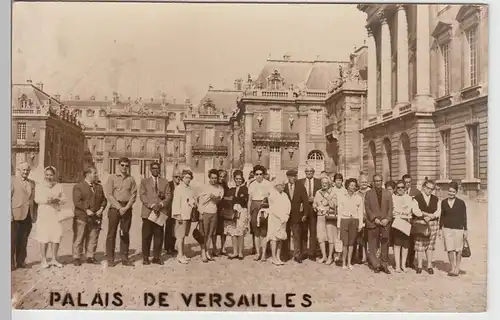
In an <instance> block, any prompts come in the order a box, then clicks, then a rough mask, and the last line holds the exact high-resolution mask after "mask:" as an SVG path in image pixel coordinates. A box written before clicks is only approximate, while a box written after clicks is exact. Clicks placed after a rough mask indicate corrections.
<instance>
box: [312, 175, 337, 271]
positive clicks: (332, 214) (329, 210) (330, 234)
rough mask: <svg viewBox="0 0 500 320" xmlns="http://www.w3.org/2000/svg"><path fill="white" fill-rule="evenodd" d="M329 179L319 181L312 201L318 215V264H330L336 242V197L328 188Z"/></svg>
mask: <svg viewBox="0 0 500 320" xmlns="http://www.w3.org/2000/svg"><path fill="white" fill-rule="evenodd" d="M330 185H331V184H330V179H329V178H328V177H324V178H322V179H321V189H320V190H318V191H316V194H315V195H314V200H313V209H314V210H315V211H316V213H317V215H318V220H317V222H316V230H317V237H318V243H319V247H320V249H321V255H322V257H321V259H320V260H319V261H318V262H319V263H325V262H326V264H329V265H330V264H332V263H333V252H334V251H335V250H334V249H335V248H334V246H335V241H336V240H337V238H338V236H337V195H336V194H335V192H334V191H333V189H332V188H330ZM327 242H328V258H327V256H326V243H327Z"/></svg>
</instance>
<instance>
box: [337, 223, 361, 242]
mask: <svg viewBox="0 0 500 320" xmlns="http://www.w3.org/2000/svg"><path fill="white" fill-rule="evenodd" d="M358 226H359V220H358V219H354V218H350V219H341V220H340V240H342V242H343V243H344V246H353V245H354V244H355V243H356V238H357V236H358Z"/></svg>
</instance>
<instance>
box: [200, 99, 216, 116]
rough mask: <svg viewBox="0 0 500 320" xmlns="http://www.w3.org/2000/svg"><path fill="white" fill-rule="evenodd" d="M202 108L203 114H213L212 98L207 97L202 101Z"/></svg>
mask: <svg viewBox="0 0 500 320" xmlns="http://www.w3.org/2000/svg"><path fill="white" fill-rule="evenodd" d="M203 109H204V111H205V114H215V104H214V102H213V101H212V99H210V98H208V99H207V100H205V102H203Z"/></svg>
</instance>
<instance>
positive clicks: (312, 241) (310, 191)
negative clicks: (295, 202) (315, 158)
mask: <svg viewBox="0 0 500 320" xmlns="http://www.w3.org/2000/svg"><path fill="white" fill-rule="evenodd" d="M305 174H306V177H305V178H303V179H300V180H299V183H301V184H302V185H304V187H305V188H306V192H307V197H308V199H309V207H310V208H311V212H310V213H309V216H308V218H307V221H306V222H305V224H306V226H305V228H304V229H303V230H304V234H303V237H302V241H303V242H304V247H307V239H308V238H309V253H308V257H309V259H310V260H312V261H315V260H316V249H317V245H318V239H317V238H316V222H317V214H316V212H315V211H314V210H312V203H313V201H314V195H315V194H316V192H317V191H318V190H320V189H321V180H320V179H317V178H314V168H312V167H307V168H306V170H305ZM308 234H309V236H308Z"/></svg>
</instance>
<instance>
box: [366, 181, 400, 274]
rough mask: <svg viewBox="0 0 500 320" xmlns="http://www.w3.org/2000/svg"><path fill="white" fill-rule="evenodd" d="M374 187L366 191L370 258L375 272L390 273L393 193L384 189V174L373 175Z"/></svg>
mask: <svg viewBox="0 0 500 320" xmlns="http://www.w3.org/2000/svg"><path fill="white" fill-rule="evenodd" d="M373 184H374V188H373V189H372V190H369V191H367V192H366V196H365V211H366V228H367V233H368V259H369V262H370V264H371V266H372V267H373V270H374V271H375V273H379V272H380V271H383V272H385V273H387V274H390V273H391V272H390V271H389V268H388V260H389V234H390V228H391V221H392V211H393V203H392V194H391V193H390V192H389V191H387V190H385V189H382V176H381V175H379V174H375V175H374V176H373ZM379 244H380V261H379V259H377V248H378V247H379Z"/></svg>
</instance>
